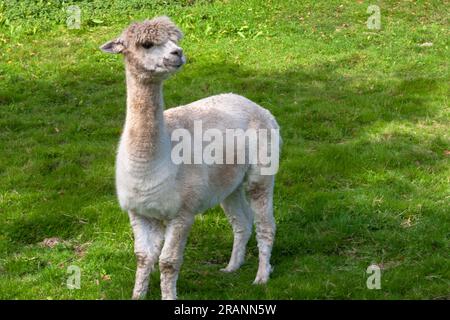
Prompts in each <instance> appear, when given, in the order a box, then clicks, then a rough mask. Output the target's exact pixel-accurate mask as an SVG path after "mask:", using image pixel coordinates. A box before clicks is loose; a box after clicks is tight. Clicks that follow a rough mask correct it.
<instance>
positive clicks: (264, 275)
mask: <svg viewBox="0 0 450 320" xmlns="http://www.w3.org/2000/svg"><path fill="white" fill-rule="evenodd" d="M268 269H269V270H268V271H266V272H261V274H260V272H258V273H257V274H256V278H255V281H253V284H266V283H267V281H269V277H270V274H271V273H272V272H273V270H274V267H272V266H269V268H268Z"/></svg>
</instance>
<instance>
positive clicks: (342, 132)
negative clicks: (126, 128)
mask: <svg viewBox="0 0 450 320" xmlns="http://www.w3.org/2000/svg"><path fill="white" fill-rule="evenodd" d="M146 2H148V3H150V4H146ZM13 3H15V1H14V2H13V1H11V0H7V1H5V2H2V3H0V47H1V50H0V128H1V129H0V152H1V153H0V154H1V156H0V298H2V299H128V298H130V296H131V291H132V286H133V282H134V269H135V265H136V264H135V259H134V255H133V249H132V234H131V230H130V227H129V223H128V218H127V216H126V214H124V213H122V212H121V211H120V209H119V206H118V204H117V201H116V198H115V190H114V158H115V152H116V146H117V143H118V139H119V136H120V132H121V128H122V124H123V122H124V115H125V108H124V106H125V83H124V72H123V63H122V59H121V58H120V57H118V56H112V55H106V54H103V53H101V52H100V51H99V50H98V46H99V45H101V44H102V43H104V42H106V41H107V40H110V39H112V38H113V37H115V36H117V35H118V34H119V33H120V32H121V30H122V29H123V28H124V27H125V26H127V25H128V24H129V22H130V21H132V20H141V19H143V18H146V17H153V16H155V15H158V14H167V15H169V16H171V17H172V18H173V20H174V21H176V23H178V24H179V25H180V27H181V28H182V29H183V30H184V32H185V39H184V40H183V42H182V46H183V48H184V50H185V52H186V55H187V57H188V63H187V65H186V66H185V67H184V70H183V71H182V72H180V73H179V74H177V75H176V76H175V77H174V78H172V79H170V80H169V81H167V83H166V86H165V99H166V105H167V107H173V106H176V105H180V104H186V103H188V102H191V101H194V100H196V99H199V98H202V97H206V96H209V95H213V94H216V93H221V92H230V91H231V92H235V93H239V94H242V95H244V96H246V97H248V98H250V99H252V100H254V101H255V102H257V103H258V104H261V105H262V106H265V107H266V108H268V109H270V110H271V112H272V113H273V114H274V115H275V116H276V118H277V119H278V122H279V124H280V126H281V134H282V137H283V140H284V148H283V152H282V159H281V166H280V171H279V173H278V175H277V182H276V189H275V215H276V220H277V224H278V233H277V236H276V244H275V247H274V249H273V259H272V261H273V264H274V265H275V271H274V273H273V275H272V278H271V280H270V282H269V283H268V284H267V285H266V286H253V285H251V282H252V280H253V278H254V276H255V274H256V268H257V248H256V242H255V239H254V238H252V239H251V241H250V243H249V249H248V254H247V259H246V263H245V265H244V266H243V267H242V269H240V270H239V271H238V272H236V273H234V274H222V273H221V272H219V269H220V268H221V267H223V266H225V265H226V263H227V260H228V258H229V255H230V252H231V245H232V233H231V228H230V227H229V225H228V223H227V221H226V219H225V216H224V214H223V213H222V212H221V210H220V209H219V208H214V209H211V210H209V211H208V212H207V213H205V214H204V215H202V216H199V217H198V218H197V220H196V223H195V225H194V228H193V230H192V233H191V235H190V238H189V242H188V246H187V249H186V252H185V262H184V264H183V267H182V271H181V274H180V278H179V281H178V292H179V298H181V299H322V298H324V299H335V298H338V299H406V298H412V299H449V298H450V295H449V287H450V255H449V252H450V251H449V249H450V248H449V247H450V246H449V244H450V240H449V236H450V218H449V214H450V208H449V203H450V201H449V200H450V198H449V197H450V192H449V191H450V190H449V177H450V166H449V153H450V152H449V150H450V137H449V124H450V122H449V119H450V113H449V107H448V93H449V91H448V90H449V87H448V84H449V70H448V62H449V60H448V56H449V51H448V46H449V42H448V39H450V37H449V29H448V27H449V24H448V15H447V9H448V4H449V3H448V1H416V2H406V1H382V2H379V3H378V4H379V5H380V8H381V19H382V20H381V23H382V28H381V30H378V31H374V30H368V29H367V26H366V20H367V18H368V16H369V15H368V14H367V13H366V10H367V7H368V5H369V4H376V3H377V1H353V0H352V1H350V0H348V1H313V0H310V1H293V0H290V1H262V0H261V1H256V0H252V1H237V0H236V1H231V0H230V1H189V0H184V1H183V0H180V1H143V0H134V1H128V2H127V1H112V2H107V1H93V2H88V1H73V2H70V1H65V2H60V1H35V2H32V1H21V2H20V4H16V5H12V4H13ZM72 3H75V4H78V5H79V6H80V7H81V9H82V26H81V29H79V30H69V29H67V28H66V26H65V20H66V15H65V8H66V6H67V5H69V4H72ZM425 42H431V43H432V44H433V45H432V46H431V47H423V46H420V45H421V44H422V43H425ZM49 237H59V238H61V239H63V240H64V241H65V242H64V243H63V244H60V245H57V246H56V247H54V248H52V249H51V248H46V247H42V246H40V245H39V243H40V242H41V241H42V240H43V239H45V238H49ZM371 263H377V264H379V265H382V266H383V270H382V278H381V285H382V288H381V290H368V289H367V288H366V279H367V277H368V275H367V274H366V273H365V271H366V268H367V267H368V266H369V265H370V264H371ZM69 265H77V266H79V267H80V268H81V270H82V271H81V272H82V274H81V289H80V290H68V289H67V288H66V285H65V284H66V279H67V277H68V274H67V273H66V270H67V267H68V266H69ZM107 276H109V277H107ZM151 288H152V289H151V292H150V294H149V298H150V299H158V298H159V297H160V293H159V273H158V272H156V273H154V274H153V275H152V278H151Z"/></svg>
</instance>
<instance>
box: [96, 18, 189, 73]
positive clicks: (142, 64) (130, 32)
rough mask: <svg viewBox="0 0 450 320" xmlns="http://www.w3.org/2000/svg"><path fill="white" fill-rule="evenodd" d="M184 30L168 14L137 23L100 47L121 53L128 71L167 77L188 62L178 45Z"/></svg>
mask: <svg viewBox="0 0 450 320" xmlns="http://www.w3.org/2000/svg"><path fill="white" fill-rule="evenodd" d="M181 37H182V33H181V31H180V30H179V29H178V28H177V26H176V25H175V24H174V23H173V22H172V21H171V20H170V19H169V18H168V17H164V16H163V17H157V18H153V19H152V20H145V21H144V22H141V23H133V24H131V25H130V26H129V27H128V28H127V29H125V30H124V31H123V33H122V35H121V36H120V37H119V38H117V39H114V40H111V41H109V42H107V43H105V44H104V45H102V46H101V47H100V49H101V50H102V51H104V52H107V53H121V54H123V55H124V57H125V62H126V65H127V68H128V71H129V72H131V73H132V74H133V75H134V76H136V77H137V78H138V79H141V80H156V81H160V80H164V79H166V78H168V77H169V76H170V75H171V74H173V73H174V72H176V71H178V70H179V69H180V68H181V66H182V65H183V64H184V63H185V62H186V59H185V57H184V55H183V50H182V49H181V48H180V47H179V46H178V41H179V40H180V39H181Z"/></svg>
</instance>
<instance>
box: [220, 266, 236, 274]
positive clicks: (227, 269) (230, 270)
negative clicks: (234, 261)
mask: <svg viewBox="0 0 450 320" xmlns="http://www.w3.org/2000/svg"><path fill="white" fill-rule="evenodd" d="M237 269H238V268H230V267H226V268H222V269H220V271H221V272H225V273H230V272H234V271H236V270H237Z"/></svg>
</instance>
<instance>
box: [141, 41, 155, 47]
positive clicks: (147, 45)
mask: <svg viewBox="0 0 450 320" xmlns="http://www.w3.org/2000/svg"><path fill="white" fill-rule="evenodd" d="M151 47H153V43H151V42H146V43H143V44H142V48H144V49H150V48H151Z"/></svg>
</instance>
